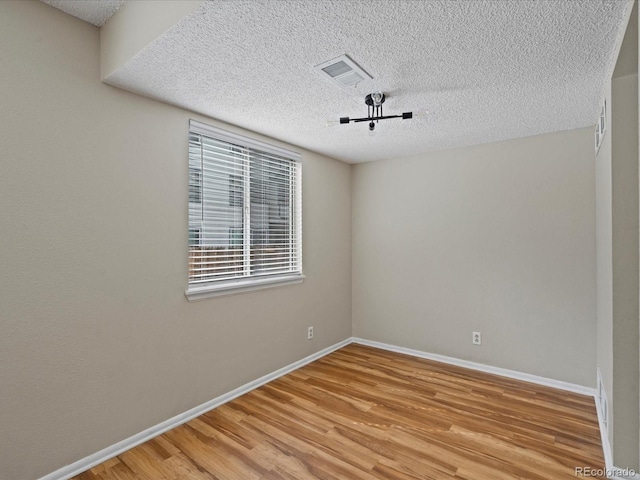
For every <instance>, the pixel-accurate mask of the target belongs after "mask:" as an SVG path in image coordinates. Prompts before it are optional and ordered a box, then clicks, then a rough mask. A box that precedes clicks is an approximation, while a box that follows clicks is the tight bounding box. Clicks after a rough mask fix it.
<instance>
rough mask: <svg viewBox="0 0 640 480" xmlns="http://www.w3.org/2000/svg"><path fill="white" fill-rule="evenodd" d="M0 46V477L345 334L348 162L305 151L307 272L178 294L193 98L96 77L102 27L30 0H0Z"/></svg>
mask: <svg viewBox="0 0 640 480" xmlns="http://www.w3.org/2000/svg"><path fill="white" fill-rule="evenodd" d="M0 52H1V54H0V85H1V88H0V125H2V126H1V127H0V152H2V153H1V155H2V173H1V174H0V225H1V228H2V234H1V235H0V283H1V288H0V305H1V307H0V405H1V408H0V477H1V478H2V479H3V480H5V479H16V480H18V479H19V480H24V479H29V478H35V477H38V476H41V475H44V474H47V473H49V472H51V471H53V470H55V469H57V468H60V467H62V466H64V465H65V464H68V463H71V462H74V461H76V460H79V459H80V458H82V457H84V456H86V455H89V454H91V453H94V452H96V451H98V450H100V449H102V448H104V447H107V446H109V445H112V444H114V443H115V442H117V441H120V440H122V439H124V438H126V437H128V436H130V435H132V434H135V433H138V432H140V431H142V430H144V429H146V428H148V427H150V426H152V425H155V424H157V423H159V422H161V421H164V420H166V419H167V418H170V417H172V416H174V415H176V414H178V413H182V412H184V411H186V410H188V409H190V408H192V407H194V406H196V405H199V404H201V403H203V402H206V401H208V400H210V399H212V398H214V397H216V396H218V395H220V394H222V393H226V392H228V391H229V390H231V389H233V388H235V387H238V386H240V385H242V384H244V383H246V382H248V381H251V380H253V379H255V378H258V377H260V376H262V375H264V374H266V373H269V372H272V371H274V370H276V369H278V368H280V367H282V366H284V365H287V364H289V363H291V362H294V361H296V360H299V359H301V358H303V357H305V356H307V355H309V354H312V353H314V352H316V351H318V350H320V349H322V348H324V347H327V346H329V345H332V344H335V343H336V342H338V341H340V340H343V339H345V338H347V337H349V336H350V335H351V209H350V208H351V207H350V203H351V199H350V188H351V185H350V176H351V171H350V167H349V166H348V165H346V164H344V163H341V162H338V161H335V160H332V159H329V158H326V157H322V156H319V155H316V154H313V153H309V152H302V153H303V190H304V194H303V210H304V212H303V215H304V219H303V229H304V231H303V242H304V273H305V274H306V276H307V278H306V280H305V281H304V283H303V284H300V285H294V286H287V287H280V288H274V289H269V290H263V291H259V292H254V293H247V294H241V295H234V296H228V297H222V298H217V299H212V300H206V301H202V302H198V303H188V302H187V300H186V298H185V296H184V290H185V288H186V286H187V213H188V197H187V171H188V166H187V141H188V122H189V118H191V117H194V115H191V114H190V113H189V112H186V111H183V110H180V109H177V108H174V107H171V106H168V105H164V104H161V103H158V102H155V101H151V100H148V99H145V98H142V97H139V96H136V95H132V94H129V93H125V92H123V91H120V90H117V89H115V88H112V87H109V86H106V85H104V84H102V83H101V82H100V78H99V75H100V73H99V55H98V52H99V31H98V29H97V28H95V27H93V26H91V25H88V24H86V23H83V22H81V21H80V20H77V19H74V18H72V17H70V16H68V15H65V14H63V13H62V12H59V11H58V10H55V9H53V8H51V7H49V6H47V5H45V4H43V3H40V2H23V1H17V2H10V1H2V2H0ZM199 119H200V120H202V121H208V120H207V119H204V118H199ZM211 123H214V122H212V121H211ZM215 124H216V125H217V126H222V127H223V128H228V129H230V130H233V131H236V132H240V133H242V134H245V135H251V134H250V133H248V132H242V131H240V130H239V129H237V128H234V127H225V126H224V125H221V124H219V123H215ZM285 147H286V145H285ZM289 148H292V147H289ZM294 149H295V150H297V149H296V148H294ZM307 325H314V326H315V338H314V339H313V340H312V341H307V339H306V329H307Z"/></svg>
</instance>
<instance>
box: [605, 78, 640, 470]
mask: <svg viewBox="0 0 640 480" xmlns="http://www.w3.org/2000/svg"><path fill="white" fill-rule="evenodd" d="M611 90H612V93H611V97H612V105H611V113H612V131H611V133H612V155H611V157H612V185H613V199H612V207H613V216H612V218H613V222H612V226H613V237H612V239H613V400H614V402H613V415H614V417H613V460H614V464H615V465H616V466H622V467H629V468H633V469H635V470H639V468H638V467H639V465H638V427H639V426H638V405H639V401H638V378H639V371H638V109H637V105H638V75H637V74H636V75H626V76H624V77H620V78H614V79H613V82H612V88H611Z"/></svg>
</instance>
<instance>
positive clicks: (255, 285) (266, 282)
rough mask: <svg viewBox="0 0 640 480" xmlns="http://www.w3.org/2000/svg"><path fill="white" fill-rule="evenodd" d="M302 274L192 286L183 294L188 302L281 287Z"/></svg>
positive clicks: (297, 279)
mask: <svg viewBox="0 0 640 480" xmlns="http://www.w3.org/2000/svg"><path fill="white" fill-rule="evenodd" d="M303 280H304V275H298V274H296V275H279V276H277V277H267V278H250V279H241V280H231V281H228V282H219V283H215V284H208V285H203V286H192V287H189V288H188V289H187V291H186V292H184V294H185V295H186V297H187V299H188V300H189V301H190V302H196V301H198V300H205V299H207V298H212V297H221V296H223V295H234V294H236V293H244V292H252V291H254V290H263V289H265V288H273V287H281V286H283V285H293V284H296V283H302V281H303Z"/></svg>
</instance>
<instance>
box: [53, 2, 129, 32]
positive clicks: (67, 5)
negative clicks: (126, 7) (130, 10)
mask: <svg viewBox="0 0 640 480" xmlns="http://www.w3.org/2000/svg"><path fill="white" fill-rule="evenodd" d="M42 1H43V2H44V3H48V4H49V5H51V6H52V7H56V8H58V9H60V10H62V11H63V12H66V13H68V14H69V15H73V16H74V17H78V18H79V19H81V20H84V21H85V22H89V23H92V24H93V25H95V26H96V27H101V26H102V25H104V24H105V23H107V20H109V19H110V18H111V17H112V16H113V15H114V14H115V13H116V12H117V11H118V9H119V8H120V7H121V6H122V5H123V4H124V2H126V1H127V0H42Z"/></svg>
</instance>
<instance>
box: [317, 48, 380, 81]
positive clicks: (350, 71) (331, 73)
mask: <svg viewBox="0 0 640 480" xmlns="http://www.w3.org/2000/svg"><path fill="white" fill-rule="evenodd" d="M315 68H316V70H318V71H319V72H320V74H321V75H322V76H323V77H325V78H328V79H329V80H332V81H334V82H336V83H337V84H338V85H339V86H341V87H355V86H356V85H357V84H359V83H360V82H363V81H365V80H371V78H372V77H371V75H369V74H368V73H367V72H365V71H364V70H363V69H362V68H360V67H359V66H358V65H357V64H356V62H354V61H353V60H351V59H350V58H349V57H347V56H346V55H340V56H339V57H336V58H334V59H333V60H329V61H328V62H324V63H321V64H320V65H316V66H315Z"/></svg>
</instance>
